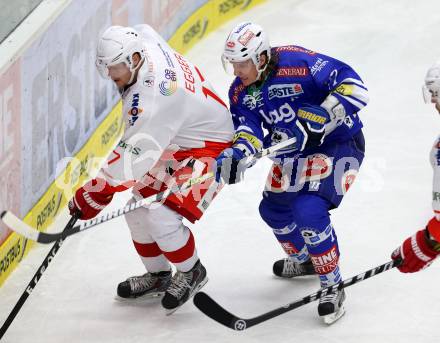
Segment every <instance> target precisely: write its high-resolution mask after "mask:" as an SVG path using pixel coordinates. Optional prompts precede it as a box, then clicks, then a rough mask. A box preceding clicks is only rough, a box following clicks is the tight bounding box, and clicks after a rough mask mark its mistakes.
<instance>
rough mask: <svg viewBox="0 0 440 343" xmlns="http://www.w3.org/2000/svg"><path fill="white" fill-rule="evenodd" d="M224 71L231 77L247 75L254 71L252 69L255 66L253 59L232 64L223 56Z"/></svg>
mask: <svg viewBox="0 0 440 343" xmlns="http://www.w3.org/2000/svg"><path fill="white" fill-rule="evenodd" d="M222 64H223V69H224V70H225V72H226V73H227V74H229V75H239V74H247V73H249V72H250V71H252V67H253V66H255V64H254V62H253V61H252V59H250V58H249V59H247V60H244V61H239V62H231V61H229V59H228V58H226V56H225V55H222Z"/></svg>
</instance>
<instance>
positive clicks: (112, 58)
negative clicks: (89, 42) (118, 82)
mask: <svg viewBox="0 0 440 343" xmlns="http://www.w3.org/2000/svg"><path fill="white" fill-rule="evenodd" d="M134 53H138V54H139V55H140V57H141V60H143V59H144V58H145V47H144V44H143V42H142V39H141V36H140V34H139V33H138V32H137V31H136V30H135V29H133V28H131V27H123V26H110V27H109V28H108V29H107V30H105V31H104V33H103V34H102V36H101V38H100V39H99V41H98V45H97V48H96V61H95V64H96V67H97V68H98V71H99V73H100V74H101V76H102V77H104V78H107V79H108V78H110V75H109V69H108V67H111V66H115V65H117V64H119V63H125V64H126V66H127V67H128V69H129V70H130V72H131V73H132V75H131V79H130V82H131V81H132V80H133V77H134V71H135V70H136V69H137V68H138V67H139V66H140V65H141V63H138V65H137V66H136V67H135V66H134V65H133V54H134Z"/></svg>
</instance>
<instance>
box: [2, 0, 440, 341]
mask: <svg viewBox="0 0 440 343" xmlns="http://www.w3.org/2000/svg"><path fill="white" fill-rule="evenodd" d="M247 19H251V20H253V21H255V22H258V23H260V24H261V25H263V26H264V27H265V28H266V30H267V31H268V34H269V35H270V38H271V40H272V42H273V45H278V44H298V45H302V46H304V47H307V48H309V49H312V50H316V51H319V52H322V53H325V54H328V55H330V56H333V57H336V58H338V59H341V60H343V61H345V62H347V63H349V64H350V65H352V66H353V67H354V68H355V70H357V71H358V73H359V74H360V75H361V77H362V78H363V80H364V81H365V83H366V85H367V86H368V88H369V90H370V95H371V102H370V104H369V105H368V106H367V108H366V109H364V110H363V111H362V112H361V118H362V120H363V122H364V125H365V129H364V133H365V136H366V142H367V152H366V158H365V161H364V164H363V166H362V168H361V172H360V174H359V176H358V179H357V181H356V183H355V184H354V186H353V188H352V189H351V190H350V192H349V193H348V194H347V195H346V198H345V199H344V201H343V203H342V205H341V206H340V208H339V209H337V210H336V211H334V213H333V214H332V221H333V223H334V225H335V228H336V231H337V234H338V238H339V244H340V249H341V251H342V256H341V268H342V273H343V277H344V278H347V277H350V276H352V275H355V274H358V273H360V272H362V271H364V270H367V269H370V268H371V267H374V266H376V265H379V264H382V263H384V262H386V261H388V260H389V255H390V253H391V251H392V250H393V249H394V248H395V247H396V246H398V245H399V244H400V243H401V241H402V240H403V239H404V238H406V237H407V236H408V235H410V234H412V233H413V232H415V230H417V229H419V228H421V227H423V226H424V225H425V223H426V222H427V220H428V219H429V218H430V216H431V213H432V212H431V177H432V172H431V168H430V165H429V160H428V154H429V151H430V148H431V144H432V142H433V140H434V138H435V137H436V135H437V134H438V133H439V128H440V118H439V117H438V115H437V114H436V112H435V110H434V109H433V108H432V106H427V105H425V104H424V103H423V100H422V96H421V85H422V83H423V78H424V75H425V72H426V69H427V68H428V67H429V66H430V65H431V64H432V63H433V62H434V61H435V60H436V59H440V42H439V39H438V35H439V32H440V2H439V1H438V0H419V1H414V0H387V1H383V0H353V1H341V0H339V1H329V0H308V1H305V0H303V1H298V0H290V1H286V0H277V1H268V2H267V3H266V4H264V5H262V6H259V7H256V8H255V9H253V10H251V11H249V12H247V13H246V14H245V15H243V16H241V17H240V18H236V19H235V20H234V21H233V22H230V23H227V24H226V25H224V26H223V27H221V28H220V29H219V30H218V31H217V32H215V33H212V34H210V35H209V36H208V37H207V38H206V39H205V40H204V41H203V42H202V43H201V44H199V45H198V46H197V47H195V48H194V49H193V50H192V51H191V52H190V53H188V54H187V55H188V57H189V59H190V60H192V61H194V62H195V63H196V64H198V65H199V66H200V68H201V69H202V70H203V71H204V73H205V74H206V76H207V78H208V79H209V80H211V82H212V83H213V84H214V85H215V88H216V89H217V90H218V92H219V93H220V94H221V95H222V97H223V98H224V99H226V94H227V89H228V87H229V82H230V77H228V76H227V75H225V74H224V72H223V70H222V67H221V63H220V57H219V56H220V54H221V50H222V45H223V42H224V40H225V38H226V35H227V33H228V31H229V30H230V29H231V28H232V27H233V25H235V24H236V23H238V22H239V21H243V20H247ZM268 168H269V161H267V160H266V161H261V163H259V164H257V165H256V166H255V167H254V168H252V169H251V170H249V172H248V173H247V177H246V181H245V182H244V183H243V184H239V185H235V186H231V187H226V188H225V189H224V190H223V191H222V193H221V194H220V195H219V196H218V198H217V199H216V201H215V202H214V203H213V204H212V206H211V208H210V209H209V211H208V212H207V213H206V215H205V216H204V217H203V219H202V220H201V221H200V222H199V223H197V225H194V226H192V228H193V232H194V235H195V237H196V241H197V245H198V252H199V255H200V257H201V259H202V261H203V263H204V264H205V266H206V267H207V270H208V274H209V278H210V281H209V282H208V284H207V285H206V286H205V288H204V291H206V292H207V293H209V294H211V295H212V296H213V297H214V298H215V299H216V300H218V302H219V303H221V304H223V305H224V306H225V307H226V308H227V309H229V310H230V311H231V312H233V313H236V314H238V315H239V316H244V317H252V316H255V315H257V314H260V313H262V312H264V311H267V310H269V309H272V308H275V307H278V306H281V305H283V304H285V303H288V302H291V301H294V300H296V299H298V298H301V297H303V296H305V295H307V294H309V293H312V292H314V291H315V290H316V289H317V288H318V281H317V280H315V279H313V278H312V279H307V280H279V279H275V278H274V277H273V276H272V272H271V268H272V263H273V262H274V261H275V260H276V259H278V258H281V257H283V252H282V250H281V248H280V247H279V245H278V243H277V242H276V240H275V239H274V237H273V235H272V233H271V230H270V229H269V228H268V227H266V225H265V224H264V223H263V222H262V220H261V219H260V218H259V215H258V209H257V208H258V204H259V200H260V195H261V191H262V187H263V183H264V180H265V177H266V174H267V172H268ZM123 198H124V195H121V196H119V197H118V198H117V199H115V201H114V203H113V205H112V206H113V207H119V206H120V205H121V204H122V203H123V201H124V200H123ZM48 249H49V247H47V246H42V245H41V246H38V247H36V248H35V249H33V251H31V253H30V254H29V256H28V258H26V259H25V261H23V262H22V264H21V266H20V268H18V269H17V270H16V271H15V272H14V273H13V274H12V276H11V277H10V278H9V279H8V281H7V282H6V284H5V285H4V286H3V287H2V288H1V289H0V323H2V322H3V319H4V318H6V316H7V314H8V313H9V311H10V310H11V309H12V307H13V305H14V304H15V302H16V300H17V299H18V297H19V295H20V294H21V292H22V291H23V289H24V287H25V286H26V285H27V283H28V282H29V280H30V278H31V276H32V275H33V274H34V272H35V271H36V269H37V268H38V266H39V265H40V263H41V261H42V260H43V258H44V256H45V255H46V254H47V251H48ZM143 272H144V271H143V266H142V264H141V262H140V261H139V260H138V257H137V255H136V253H135V251H134V249H133V248H132V244H131V241H130V236H129V232H128V229H127V227H126V224H125V221H124V220H123V219H116V220H114V221H113V222H111V223H109V224H105V225H102V227H99V228H98V227H97V228H95V229H93V230H90V231H88V232H84V233H81V234H79V235H77V236H75V237H72V238H71V239H69V240H68V241H67V242H66V243H65V245H64V246H63V247H62V249H61V250H60V251H59V253H58V254H57V255H56V257H55V259H54V260H53V262H52V264H51V265H50V268H49V269H48V270H47V271H46V273H45V274H44V276H43V278H42V279H41V281H40V282H39V283H38V285H37V287H36V288H35V290H34V292H33V293H32V295H31V296H30V297H29V299H28V301H27V302H26V304H25V305H24V307H23V309H22V311H21V312H20V313H19V315H18V316H17V318H16V319H15V321H14V323H13V324H12V325H11V327H10V329H9V330H8V332H7V334H6V335H5V337H4V339H3V340H4V342H11V343H21V342H32V343H37V342H44V343H50V342H56V343H58V342H66V343H67V342H93V343H94V342H105V343H110V342H158V343H162V342H163V343H165V342H178V343H184V342H185V343H186V342H188V343H194V342H304V343H305V342H307V343H314V342H328V343H336V342H356V343H361V342H362V343H363V342H368V343H371V342H377V343H381V342H387V343H388V342H399V343H404V342H408V343H409V342H411V343H414V342H417V343H418V342H423V343H435V342H439V341H440V338H439V328H438V325H439V324H440V311H439V303H440V292H439V282H440V262H439V261H437V263H435V264H434V265H433V266H431V267H430V268H429V269H427V270H425V271H423V272H420V273H417V274H411V275H404V274H401V273H399V272H398V271H397V270H392V271H389V272H386V273H384V274H381V275H378V276H376V277H374V278H372V279H370V280H367V281H365V282H362V283H360V284H357V285H355V286H353V287H350V288H348V289H347V301H346V309H347V313H346V315H345V316H344V317H343V318H342V319H341V320H340V321H338V322H337V323H335V324H334V325H333V326H331V327H326V326H325V325H323V324H321V322H320V320H319V319H318V317H317V311H316V306H317V303H316V302H315V303H312V304H309V305H306V306H303V307H301V308H299V309H296V310H294V311H291V312H288V313H286V314H283V315H282V316H280V317H277V318H275V319H272V320H270V321H268V322H266V323H264V324H261V325H259V326H256V327H254V328H251V329H249V330H246V331H244V332H234V331H232V330H229V329H227V328H224V327H223V326H221V325H219V324H217V323H215V322H214V321H212V320H210V319H209V318H207V317H205V316H204V315H203V314H201V313H200V312H199V311H198V310H197V309H196V308H195V307H194V305H193V304H192V303H191V302H190V303H188V304H186V305H185V306H184V307H182V308H181V309H180V310H179V311H177V312H176V313H175V314H173V315H172V316H169V317H166V316H165V315H164V311H163V310H162V308H161V306H160V304H159V303H158V302H157V301H150V302H147V303H144V304H142V305H139V304H136V305H134V304H121V303H118V302H116V301H115V300H114V299H113V296H114V294H115V289H116V285H117V284H118V282H120V281H121V280H123V279H125V278H126V277H128V276H130V275H134V274H140V273H143Z"/></svg>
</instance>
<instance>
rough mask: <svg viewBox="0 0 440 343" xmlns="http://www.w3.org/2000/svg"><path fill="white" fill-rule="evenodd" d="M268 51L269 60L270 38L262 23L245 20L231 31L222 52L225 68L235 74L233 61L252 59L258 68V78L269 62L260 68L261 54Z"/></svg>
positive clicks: (268, 58) (268, 57)
mask: <svg viewBox="0 0 440 343" xmlns="http://www.w3.org/2000/svg"><path fill="white" fill-rule="evenodd" d="M265 51H266V54H267V61H269V60H270V44H269V38H268V37H267V35H266V33H265V32H264V30H263V28H262V27H261V26H260V25H257V24H254V23H251V22H243V23H240V24H238V25H237V26H236V27H234V28H233V29H232V31H231V32H230V33H229V35H228V38H227V39H226V42H225V47H224V50H223V54H222V63H223V68H224V69H225V71H226V72H227V73H229V74H233V67H232V63H234V62H244V61H247V60H249V59H251V60H252V62H253V63H254V65H255V66H256V68H257V70H258V78H259V77H260V75H261V73H262V72H263V70H264V69H266V67H267V63H266V64H265V65H264V66H263V67H262V68H261V69H260V68H259V64H260V56H261V54H262V53H263V52H265Z"/></svg>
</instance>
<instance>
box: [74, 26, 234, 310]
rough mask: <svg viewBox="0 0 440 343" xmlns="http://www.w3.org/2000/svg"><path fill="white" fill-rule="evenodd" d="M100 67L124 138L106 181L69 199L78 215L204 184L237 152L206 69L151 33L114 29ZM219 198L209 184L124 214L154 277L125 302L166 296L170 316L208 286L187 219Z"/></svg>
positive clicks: (122, 292) (123, 290) (133, 281)
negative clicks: (218, 163) (120, 197)
mask: <svg viewBox="0 0 440 343" xmlns="http://www.w3.org/2000/svg"><path fill="white" fill-rule="evenodd" d="M96 66H97V68H98V70H99V72H100V74H101V75H102V76H103V77H105V78H108V79H111V80H113V81H114V82H115V84H116V85H117V87H118V89H119V91H120V94H121V97H122V102H123V118H124V120H125V132H124V134H123V136H122V139H121V141H120V142H119V144H118V146H117V147H116V148H115V150H114V151H113V152H112V153H111V154H110V156H109V158H108V160H107V164H106V166H104V167H103V168H102V170H101V172H100V176H99V177H98V178H96V179H94V180H91V181H90V182H88V183H87V184H86V185H84V186H83V187H82V188H80V189H79V190H78V191H77V192H76V194H75V196H74V197H73V199H72V200H71V201H70V203H69V207H70V211H71V213H72V214H73V213H75V212H77V211H80V212H81V219H89V218H93V217H95V216H96V215H97V214H98V213H99V212H100V211H101V210H102V209H104V208H105V206H106V205H108V204H109V203H110V202H111V200H112V198H113V195H114V193H115V192H118V191H123V190H126V189H127V188H133V194H134V196H133V199H132V200H131V201H135V200H136V199H140V198H145V197H148V196H150V195H153V194H157V193H159V192H161V191H163V190H165V189H167V188H169V187H172V186H173V185H175V184H182V183H184V182H185V181H187V180H188V179H190V178H194V177H198V176H201V175H203V174H205V173H207V172H208V171H209V170H210V169H211V165H210V163H211V161H213V158H215V157H216V156H217V155H218V154H219V153H220V152H221V151H222V150H223V149H225V148H227V147H229V146H230V142H231V140H232V135H233V124H232V119H231V115H230V113H229V111H228V109H227V106H226V105H225V104H224V103H223V101H222V100H221V99H220V98H219V97H218V96H217V95H216V93H215V92H214V91H213V90H212V88H211V86H210V84H209V82H207V81H206V80H205V78H204V76H203V75H202V73H201V72H200V70H199V69H198V68H197V67H196V66H194V65H193V64H191V63H190V62H189V61H187V60H186V58H185V57H183V56H182V55H180V54H179V53H177V52H176V51H174V50H173V49H172V48H171V47H170V46H169V45H168V44H167V43H166V42H165V41H164V40H163V39H162V38H161V37H160V36H159V35H158V34H157V33H156V32H155V31H154V30H153V29H152V28H151V27H150V26H148V25H139V26H136V27H135V28H130V27H121V26H112V27H110V28H108V29H107V30H106V31H105V32H104V33H103V34H102V36H101V38H100V40H99V42H98V46H97V56H96ZM219 190H220V186H219V184H218V183H216V182H215V180H214V179H208V181H206V182H204V183H202V184H200V185H194V186H193V187H192V188H191V189H190V190H189V191H187V192H184V194H181V193H177V194H172V195H170V196H168V197H167V198H166V199H165V201H164V203H163V204H156V206H152V207H150V208H148V209H147V208H141V209H138V210H136V211H134V212H130V213H128V214H126V216H125V217H126V220H127V223H128V226H129V228H130V232H131V236H132V239H133V243H134V247H135V248H136V251H137V253H138V254H139V256H140V258H141V260H142V262H143V263H144V265H145V268H146V270H147V273H146V274H144V275H141V276H135V277H130V278H128V279H127V280H126V281H123V282H121V283H120V284H119V285H118V289H117V293H118V295H119V297H122V298H137V297H140V296H143V297H149V296H156V295H163V294H164V297H163V298H162V305H163V307H164V308H165V309H166V310H167V311H168V312H169V313H172V312H173V311H174V310H175V309H177V308H178V307H179V306H181V305H182V304H183V303H184V302H185V301H187V300H188V299H189V298H190V297H191V296H192V295H193V294H194V293H195V292H196V291H197V290H198V289H200V288H201V287H202V286H203V285H204V284H205V283H206V281H207V277H206V270H205V268H204V266H203V265H202V264H201V263H200V260H199V257H198V255H197V250H196V248H195V242H194V237H193V235H192V233H191V231H190V230H189V228H188V227H186V226H185V225H184V224H183V223H182V220H183V218H186V219H188V220H189V221H190V222H192V223H194V222H195V221H196V220H198V219H200V217H201V216H202V215H203V212H204V211H205V210H206V208H207V207H208V206H209V204H210V202H211V201H212V199H213V198H214V197H215V195H216V194H217V193H218V191H219ZM171 264H173V265H174V266H175V268H176V270H177V271H176V273H175V274H174V276H172V268H171Z"/></svg>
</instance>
